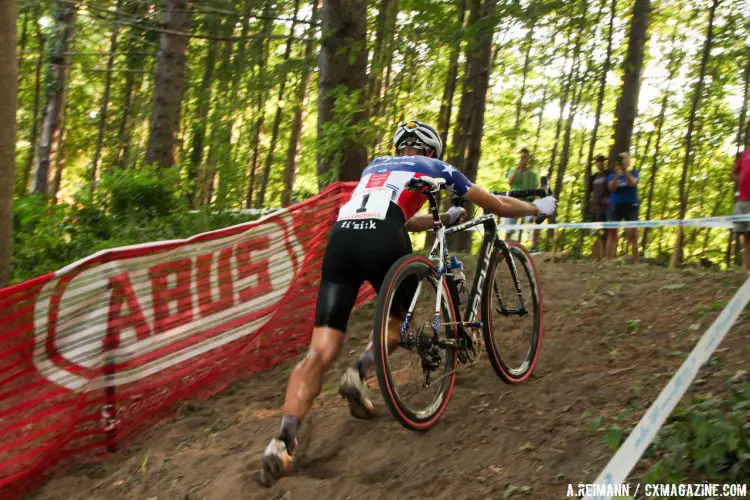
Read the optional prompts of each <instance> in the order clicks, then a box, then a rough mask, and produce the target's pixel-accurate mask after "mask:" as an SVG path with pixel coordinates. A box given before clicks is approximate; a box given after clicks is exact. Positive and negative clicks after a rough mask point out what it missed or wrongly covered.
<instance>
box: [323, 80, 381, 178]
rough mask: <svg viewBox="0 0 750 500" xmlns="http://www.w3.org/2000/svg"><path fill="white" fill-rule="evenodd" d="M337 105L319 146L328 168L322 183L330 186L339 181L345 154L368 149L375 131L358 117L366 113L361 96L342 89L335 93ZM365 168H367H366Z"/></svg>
mask: <svg viewBox="0 0 750 500" xmlns="http://www.w3.org/2000/svg"><path fill="white" fill-rule="evenodd" d="M331 96H332V98H333V101H334V107H333V116H332V118H331V120H330V121H327V122H326V123H324V124H323V128H322V130H321V134H320V137H319V140H318V143H317V149H318V155H319V156H320V157H321V158H322V159H323V161H324V162H325V163H327V164H328V170H326V171H325V172H323V173H322V174H321V175H320V177H319V179H318V182H320V183H321V184H323V185H326V184H330V183H331V182H334V181H335V180H337V179H338V178H339V175H340V171H341V166H342V162H343V153H344V152H345V151H346V150H347V149H349V148H353V147H364V146H365V145H367V144H369V143H370V142H372V140H373V138H374V132H375V130H374V129H373V128H372V126H371V125H370V123H369V122H368V121H366V120H362V121H357V120H356V117H357V116H358V115H361V114H362V113H364V112H365V107H364V103H363V99H362V98H361V96H360V94H359V93H358V92H350V91H348V90H347V89H346V88H345V87H343V86H339V87H337V88H335V89H333V90H332V91H331ZM363 167H364V165H363Z"/></svg>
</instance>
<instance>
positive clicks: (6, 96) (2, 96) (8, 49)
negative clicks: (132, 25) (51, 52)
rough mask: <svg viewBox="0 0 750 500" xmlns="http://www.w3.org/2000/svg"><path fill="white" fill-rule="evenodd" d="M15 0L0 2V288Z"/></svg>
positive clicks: (9, 221) (10, 151) (9, 207)
mask: <svg viewBox="0 0 750 500" xmlns="http://www.w3.org/2000/svg"><path fill="white" fill-rule="evenodd" d="M17 15H18V13H17V11H16V1H15V0H5V1H3V2H0V123H2V124H3V126H2V127H0V288H2V287H4V286H6V285H7V284H8V282H9V281H10V257H11V252H12V248H13V180H14V178H15V173H16V108H17V105H18V102H17V99H18V97H17V90H18V59H17V57H16V16H17Z"/></svg>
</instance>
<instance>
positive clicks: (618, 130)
mask: <svg viewBox="0 0 750 500" xmlns="http://www.w3.org/2000/svg"><path fill="white" fill-rule="evenodd" d="M650 18H651V0H635V2H634V4H633V17H632V20H631V22H630V31H629V33H628V52H627V54H626V55H625V62H624V64H623V67H624V71H623V75H622V91H621V92H620V97H619V99H618V100H617V105H616V106H615V132H614V139H615V143H614V147H613V148H612V152H611V154H610V164H612V163H614V158H615V156H616V155H618V154H619V153H622V152H626V151H629V150H630V141H631V138H632V135H633V124H634V123H635V117H636V116H637V115H638V95H639V93H640V90H641V74H642V72H643V57H644V54H645V52H646V40H647V38H648V25H649V21H650Z"/></svg>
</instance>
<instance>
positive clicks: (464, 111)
mask: <svg viewBox="0 0 750 500" xmlns="http://www.w3.org/2000/svg"><path fill="white" fill-rule="evenodd" d="M468 7H469V15H468V19H467V22H466V24H467V26H472V27H475V26H477V22H478V20H479V14H480V10H481V0H469V4H468ZM470 35H471V36H472V37H473V38H472V39H470V40H467V41H466V53H465V55H464V57H465V62H464V77H463V84H462V87H463V95H462V96H461V103H460V104H459V107H458V118H457V119H456V121H457V122H458V123H460V124H461V126H460V127H454V129H453V141H452V147H451V151H452V156H451V159H450V161H449V162H450V163H451V164H452V165H453V166H454V167H456V168H457V169H459V170H461V171H462V172H463V171H464V162H465V160H466V138H467V130H468V123H469V119H470V117H471V111H472V102H473V99H474V93H473V92H472V88H471V85H472V83H475V82H474V80H473V79H472V78H473V77H475V76H476V75H475V74H474V71H475V70H474V68H473V66H477V65H478V63H477V62H475V61H474V59H477V57H478V55H477V54H476V52H477V48H478V44H477V36H478V34H477V33H476V31H473V32H472V33H471V34H470ZM464 173H465V172H464Z"/></svg>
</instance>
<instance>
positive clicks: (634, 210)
mask: <svg viewBox="0 0 750 500" xmlns="http://www.w3.org/2000/svg"><path fill="white" fill-rule="evenodd" d="M607 220H608V221H609V222H620V221H622V220H624V221H628V222H631V221H636V220H638V203H619V204H617V205H612V206H611V207H610V208H609V211H608V212H607Z"/></svg>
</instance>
